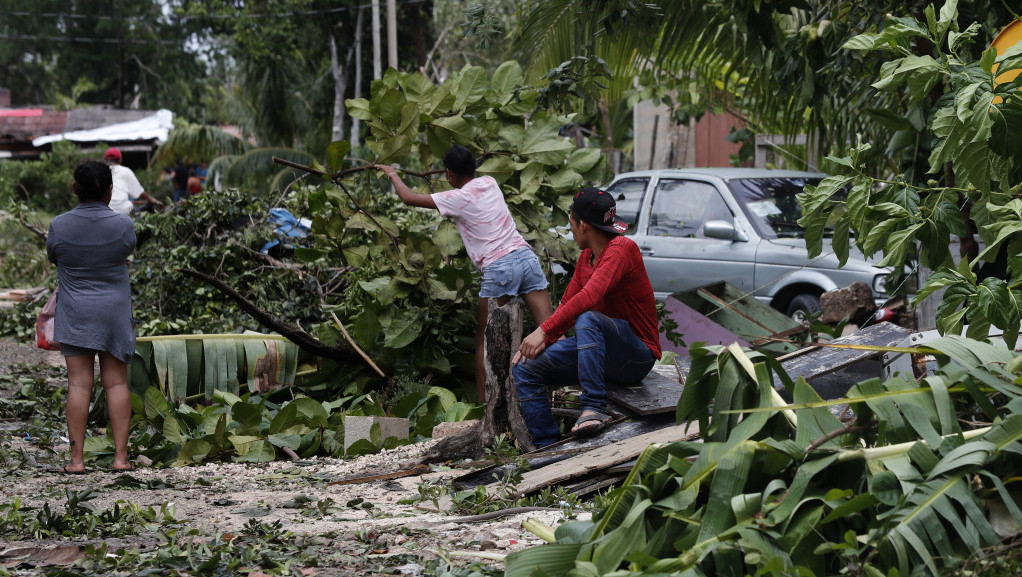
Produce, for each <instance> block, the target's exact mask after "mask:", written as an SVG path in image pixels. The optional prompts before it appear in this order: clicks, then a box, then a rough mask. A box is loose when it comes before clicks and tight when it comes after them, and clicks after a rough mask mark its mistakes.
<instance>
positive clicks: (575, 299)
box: [513, 187, 660, 447]
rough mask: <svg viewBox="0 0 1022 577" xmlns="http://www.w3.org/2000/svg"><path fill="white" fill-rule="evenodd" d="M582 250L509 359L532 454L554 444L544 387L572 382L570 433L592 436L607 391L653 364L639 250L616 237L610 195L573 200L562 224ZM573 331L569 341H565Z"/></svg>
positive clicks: (651, 311) (649, 297) (621, 226)
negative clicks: (575, 403)
mask: <svg viewBox="0 0 1022 577" xmlns="http://www.w3.org/2000/svg"><path fill="white" fill-rule="evenodd" d="M568 220H569V222H570V223H571V234H572V236H573V237H574V239H575V242H576V243H577V244H578V247H579V248H580V249H582V254H581V255H579V257H578V263H577V265H576V267H575V274H574V276H573V277H572V278H571V282H570V283H568V288H567V289H565V291H564V296H563V297H562V298H561V304H560V306H558V307H557V310H555V311H554V314H553V315H551V316H550V318H548V319H547V320H545V321H543V323H542V324H541V325H540V326H539V328H537V329H536V330H535V331H533V332H532V333H531V334H530V335H529V336H527V337H525V339H524V340H522V345H521V347H520V348H519V349H518V353H517V354H516V355H515V358H514V359H513V362H514V371H513V372H514V377H515V385H516V387H517V389H518V399H519V400H520V401H521V405H522V416H523V417H525V423H526V425H528V427H529V432H530V433H531V435H532V442H533V444H535V445H536V447H545V446H546V445H549V444H551V443H554V442H556V441H557V440H559V439H560V437H561V433H560V429H559V428H558V426H557V422H556V421H555V420H554V417H553V413H552V412H551V411H550V402H549V400H548V399H547V388H548V387H560V386H564V385H570V384H573V383H577V384H579V385H580V386H581V387H582V397H581V405H582V414H581V416H579V418H578V420H577V421H576V422H575V426H574V427H573V428H572V430H571V432H572V433H573V434H576V435H592V434H595V433H597V432H599V431H600V430H602V429H603V428H604V427H605V426H606V425H607V423H608V422H609V421H610V416H609V415H607V385H608V384H611V385H613V384H623V385H629V384H633V383H638V382H639V381H641V380H642V379H643V378H644V377H645V376H646V374H648V373H649V371H650V369H652V368H653V364H654V363H655V362H656V360H657V359H659V358H660V334H659V329H658V327H657V314H656V301H655V300H654V297H653V287H652V286H651V285H650V284H649V277H647V276H646V267H645V265H644V264H643V263H642V255H641V254H640V253H639V247H638V246H636V245H635V242H634V241H632V240H631V239H630V238H627V237H624V236H620V235H621V234H622V233H624V231H625V230H626V229H627V228H628V225H627V224H626V223H625V222H624V221H623V220H621V219H620V218H618V217H617V214H616V203H615V202H614V198H613V196H611V195H610V194H608V193H606V192H604V191H602V190H598V189H596V188H593V187H585V188H583V189H582V190H581V191H579V193H578V194H576V195H575V200H574V201H573V202H572V204H571V212H570V214H569V218H568ZM572 327H574V328H575V336H572V337H566V338H564V335H565V333H566V332H567V331H568V330H569V329H571V328H572Z"/></svg>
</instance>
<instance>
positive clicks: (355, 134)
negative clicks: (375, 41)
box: [351, 6, 365, 149]
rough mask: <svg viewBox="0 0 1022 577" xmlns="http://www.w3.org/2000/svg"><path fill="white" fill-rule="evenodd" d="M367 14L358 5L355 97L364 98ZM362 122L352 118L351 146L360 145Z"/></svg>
mask: <svg viewBox="0 0 1022 577" xmlns="http://www.w3.org/2000/svg"><path fill="white" fill-rule="evenodd" d="M364 15H365V8H364V7H363V6H359V7H358V16H357V17H356V18H355V98H362V21H363V18H362V17H363V16H364ZM360 129H361V123H360V122H359V120H358V119H357V118H352V119H351V148H352V149H354V148H355V147H357V146H358V145H359V142H360V137H361V133H360Z"/></svg>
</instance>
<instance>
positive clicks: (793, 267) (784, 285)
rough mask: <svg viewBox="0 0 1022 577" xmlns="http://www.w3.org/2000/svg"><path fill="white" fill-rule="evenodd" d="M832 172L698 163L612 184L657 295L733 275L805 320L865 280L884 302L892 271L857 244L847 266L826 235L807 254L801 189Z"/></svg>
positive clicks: (648, 172) (746, 287)
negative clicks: (831, 294)
mask: <svg viewBox="0 0 1022 577" xmlns="http://www.w3.org/2000/svg"><path fill="white" fill-rule="evenodd" d="M825 177H826V175H824V174H819V173H810V172H795V171H788V170H757V169H746V168H692V169H676V170H668V169H665V170H646V171H640V172H628V173H623V174H620V175H618V177H617V178H615V179H614V181H613V182H611V183H610V184H609V185H608V186H607V187H606V188H605V190H607V191H608V192H611V193H612V194H613V195H614V197H615V198H616V199H617V207H618V209H617V212H618V216H620V217H621V218H623V219H625V220H626V221H628V223H629V229H628V233H627V234H628V235H629V236H630V237H631V238H632V240H634V241H635V242H636V244H638V245H639V250H640V251H641V252H642V255H643V260H644V261H645V263H646V272H647V273H648V274H649V280H650V282H652V284H653V290H654V291H655V292H656V296H657V298H658V299H664V298H666V297H667V295H670V294H671V293H675V292H678V291H684V290H689V289H693V288H696V287H699V286H702V285H705V284H708V283H712V282H717V281H722V280H723V281H727V282H729V283H731V284H732V285H734V286H736V287H738V288H739V289H741V290H742V291H743V292H745V293H748V294H752V295H753V296H755V297H756V298H757V299H758V300H760V301H762V302H765V303H767V304H769V305H770V306H772V307H774V308H775V309H777V310H779V311H781V312H783V313H785V314H787V315H790V316H792V317H793V318H795V319H796V320H799V321H801V320H804V319H805V318H806V315H807V313H814V312H816V311H819V309H820V299H819V297H820V294H822V293H823V292H825V291H829V290H833V289H836V288H841V287H845V286H848V285H850V284H852V283H853V282H855V281H862V282H864V283H866V284H867V285H868V286H870V287H871V288H872V290H873V298H874V300H875V301H876V304H877V305H878V306H879V305H881V304H882V303H883V301H884V300H886V298H887V295H886V294H885V292H884V290H885V289H884V279H885V278H886V276H887V274H888V273H889V272H890V271H889V270H887V269H883V268H879V267H876V266H873V265H872V264H870V263H869V262H868V261H867V260H866V259H865V258H864V257H863V255H862V253H861V252H859V251H858V250H856V249H855V247H854V246H853V247H852V248H851V251H850V252H851V254H850V255H849V257H848V262H847V263H845V266H843V267H841V268H838V259H837V256H835V255H834V253H833V251H832V250H831V247H830V243H829V240H827V239H826V238H825V239H824V247H823V254H822V255H821V256H819V257H817V258H814V259H812V260H810V259H809V257H808V252H807V250H806V242H805V236H804V233H805V231H804V229H803V228H802V227H801V226H799V225H798V219H799V217H801V216H802V207H801V206H800V205H799V204H798V202H797V201H796V199H795V195H796V194H798V193H799V192H801V191H802V188H803V187H804V186H805V185H807V184H817V183H819V182H820V180H822V179H823V178H825Z"/></svg>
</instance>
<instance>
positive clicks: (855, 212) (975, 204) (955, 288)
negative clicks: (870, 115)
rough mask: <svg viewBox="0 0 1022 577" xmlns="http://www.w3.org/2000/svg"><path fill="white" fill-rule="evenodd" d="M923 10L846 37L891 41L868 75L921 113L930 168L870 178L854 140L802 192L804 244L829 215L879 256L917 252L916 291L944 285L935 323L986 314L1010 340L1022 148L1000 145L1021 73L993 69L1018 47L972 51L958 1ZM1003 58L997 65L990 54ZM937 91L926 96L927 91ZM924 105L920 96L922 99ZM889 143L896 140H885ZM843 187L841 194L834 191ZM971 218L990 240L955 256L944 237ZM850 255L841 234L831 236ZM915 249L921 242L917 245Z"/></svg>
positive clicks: (979, 323)
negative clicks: (925, 271)
mask: <svg viewBox="0 0 1022 577" xmlns="http://www.w3.org/2000/svg"><path fill="white" fill-rule="evenodd" d="M925 15H926V21H925V22H923V21H919V20H916V19H915V18H912V17H909V16H905V17H898V18H891V19H890V21H889V22H888V25H887V26H886V27H885V28H883V30H882V31H881V32H879V33H865V34H862V35H859V36H857V37H855V38H853V39H852V40H850V41H849V42H848V43H847V44H846V45H845V48H847V49H851V50H870V51H881V52H884V53H891V54H892V55H893V57H894V58H893V59H892V60H890V61H888V62H887V63H886V64H884V66H883V68H882V69H881V71H880V75H879V80H877V81H876V82H875V83H874V84H873V87H874V88H876V89H877V90H880V91H882V92H885V93H890V94H893V95H897V96H898V99H899V100H900V102H902V103H903V106H904V107H905V114H906V115H907V117H908V118H917V117H918V120H919V121H920V122H919V124H920V125H919V126H918V127H916V128H913V127H912V126H905V127H904V129H905V130H920V131H922V134H921V136H922V137H923V138H926V139H929V140H931V141H932V147H931V150H930V154H929V159H928V162H927V165H928V169H927V172H928V176H927V177H926V178H928V179H929V180H926V181H925V184H924V183H921V182H918V181H920V180H923V177H922V176H921V175H914V174H912V173H907V174H899V175H896V176H894V177H892V178H889V179H877V178H874V177H873V176H872V175H873V174H874V169H873V168H872V166H871V164H870V162H869V160H868V159H869V154H870V151H871V150H872V149H873V148H874V146H875V145H876V144H883V143H871V142H868V141H860V142H858V143H857V144H856V146H855V147H854V148H852V150H851V151H850V152H849V154H848V155H847V156H842V157H837V156H832V157H830V158H829V160H830V161H831V162H832V163H833V164H834V165H835V167H836V168H837V170H836V172H837V174H836V175H835V176H833V177H831V178H828V179H827V180H825V181H823V182H822V183H820V185H819V186H817V187H815V188H814V187H807V190H806V192H804V193H803V194H801V195H800V197H799V201H800V202H801V203H802V205H803V207H804V211H803V215H804V216H803V217H802V219H801V220H800V221H799V222H800V224H803V225H804V226H806V227H807V242H808V243H809V246H810V253H811V254H810V256H814V255H815V254H817V253H819V250H820V239H821V237H822V234H823V228H822V223H824V222H832V223H834V231H835V232H834V234H835V236H838V235H840V236H845V237H849V238H850V237H851V236H852V235H854V238H855V243H856V244H857V245H858V247H859V248H860V249H862V252H863V253H865V254H866V255H867V256H871V255H874V254H877V253H881V254H882V255H883V258H882V259H881V262H880V264H881V265H886V266H894V267H896V268H897V267H900V265H901V264H902V263H903V262H905V261H906V260H914V259H916V258H918V261H919V262H920V263H921V264H922V265H923V266H926V267H928V268H930V269H932V270H934V271H936V273H935V274H934V275H932V276H931V277H929V279H927V281H926V285H925V286H924V287H922V289H921V290H920V291H919V294H918V295H917V299H916V302H918V301H919V300H921V299H923V298H925V297H927V296H929V295H931V294H933V293H934V292H935V291H937V290H940V289H945V290H946V292H945V296H944V299H943V301H942V302H941V304H940V307H939V309H938V312H937V316H938V320H937V327H938V329H940V330H941V331H942V332H945V333H953V334H959V333H960V332H961V331H962V328H963V325H964V324H966V323H968V325H969V329H968V335H969V336H971V337H973V338H982V337H985V336H986V335H987V333H988V330H989V328H990V327H991V326H994V327H997V328H999V329H1003V331H1004V334H1005V339H1007V341H1008V343H1009V345H1013V344H1014V342H1015V338H1016V335H1017V334H1018V329H1019V326H1020V323H1022V306H1020V304H1019V303H1020V302H1022V292H1019V288H1018V279H1020V278H1022V261H1020V260H1019V259H1018V258H1017V257H1015V256H1014V255H1017V254H1019V252H1020V249H1022V205H1020V204H1019V201H1018V200H1014V198H1013V197H1014V196H1015V195H1017V194H1018V192H1019V188H1018V183H1019V182H1020V180H1022V149H1020V148H1019V147H1018V146H1014V145H1010V146H1009V145H1007V144H1006V142H1007V139H1008V136H1007V135H1008V134H1017V133H1018V131H1019V130H1022V96H1020V95H1019V92H1018V87H1019V81H1018V80H1016V81H1013V82H1008V83H1001V84H996V83H995V82H994V78H995V76H996V75H997V74H1000V73H1004V72H1005V71H1008V70H1018V69H1020V68H1022V58H1019V56H1018V50H1017V49H1016V50H1009V51H1008V53H1007V54H996V53H995V51H994V50H993V49H990V50H986V51H985V52H983V54H982V56H981V58H980V59H979V60H975V59H973V58H972V57H971V56H970V54H969V52H968V50H966V48H967V47H968V46H969V45H970V43H971V42H972V41H973V40H974V37H975V36H976V32H977V30H978V25H975V24H974V25H971V26H969V27H968V28H967V29H966V30H964V31H961V30H960V29H959V24H958V21H959V18H958V11H957V3H956V2H954V1H949V2H947V3H946V4H945V5H944V6H943V8H941V9H940V10H939V12H938V11H937V10H935V8H934V7H933V6H932V5H931V6H930V7H928V8H927V9H926V11H925ZM994 64H997V65H998V66H999V68H998V69H997V70H998V72H997V73H996V74H995V73H994V72H993V66H994ZM934 95H936V96H937V98H936V100H935V101H934V104H933V105H932V106H929V105H928V103H929V102H931V101H933V96H934ZM923 105H927V106H925V107H921V106H923ZM891 146H895V144H894V141H893V140H892V142H891V144H890V145H889V146H888V150H889V151H890V149H891ZM846 186H847V187H849V189H848V193H847V197H845V196H843V195H839V194H838V192H839V191H841V190H843V189H844V188H845V187H846ZM963 211H967V214H968V215H969V216H970V217H971V218H972V220H973V221H974V222H975V225H976V227H977V229H978V233H979V236H980V237H981V238H982V240H983V242H984V243H985V245H986V248H985V250H984V251H983V252H982V253H980V254H979V255H978V256H977V257H976V258H975V259H974V260H972V261H971V262H968V261H963V263H962V265H961V266H959V267H955V266H954V263H953V258H952V255H951V251H950V238H951V236H952V235H954V236H962V235H965V234H966V233H967V226H966V221H965V215H964V214H963ZM834 246H835V248H837V249H839V250H841V249H843V250H841V254H839V257H840V258H841V260H842V262H844V260H845V259H846V258H847V247H848V242H837V240H835V242H834ZM917 246H918V247H919V249H918V255H917V254H916V251H917V249H916V247H917ZM999 251H1006V252H1007V254H1008V255H1010V256H1009V258H1008V259H1007V260H1008V271H1007V275H1006V276H1005V277H1003V278H997V277H988V278H981V277H980V276H978V275H977V274H976V273H975V272H974V271H975V270H976V269H979V267H980V265H981V264H982V263H983V262H991V263H992V262H994V261H995V260H996V257H997V255H998V252H999Z"/></svg>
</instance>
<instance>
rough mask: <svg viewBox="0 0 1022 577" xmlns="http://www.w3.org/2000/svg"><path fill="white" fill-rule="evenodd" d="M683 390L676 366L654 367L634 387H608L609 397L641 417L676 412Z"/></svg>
mask: <svg viewBox="0 0 1022 577" xmlns="http://www.w3.org/2000/svg"><path fill="white" fill-rule="evenodd" d="M683 388H684V386H683V385H682V384H681V382H680V381H679V379H678V370H677V369H676V368H675V367H674V366H672V365H653V370H652V371H650V372H649V374H648V375H646V378H645V379H642V382H641V383H639V384H638V385H636V386H634V387H622V386H613V385H612V386H608V387H607V397H609V398H610V399H611V400H612V401H614V402H616V403H618V404H620V405H621V406H623V407H625V408H626V409H628V410H630V411H632V412H634V413H637V414H639V415H643V416H645V415H656V414H660V413H669V412H672V411H674V410H675V408H676V407H677V406H678V399H680V398H681V391H682V389H683Z"/></svg>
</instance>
